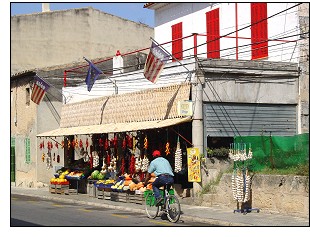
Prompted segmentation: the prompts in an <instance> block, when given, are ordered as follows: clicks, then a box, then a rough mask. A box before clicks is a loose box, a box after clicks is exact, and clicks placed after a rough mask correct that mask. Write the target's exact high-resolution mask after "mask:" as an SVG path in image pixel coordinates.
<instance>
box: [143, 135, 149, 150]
mask: <svg viewBox="0 0 310 237" xmlns="http://www.w3.org/2000/svg"><path fill="white" fill-rule="evenodd" d="M147 147H148V141H147V137H145V138H144V147H143V148H144V149H147Z"/></svg>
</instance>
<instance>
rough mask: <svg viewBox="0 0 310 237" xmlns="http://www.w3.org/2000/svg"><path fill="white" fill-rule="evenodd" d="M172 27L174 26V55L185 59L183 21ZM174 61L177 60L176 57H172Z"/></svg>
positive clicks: (179, 58)
mask: <svg viewBox="0 0 310 237" xmlns="http://www.w3.org/2000/svg"><path fill="white" fill-rule="evenodd" d="M171 28H172V55H173V56H174V57H175V58H176V59H178V60H182V59H183V40H182V37H183V34H182V22H180V23H178V24H175V25H173V26H171ZM177 39H179V40H177ZM174 40H175V41H174ZM172 61H175V59H172Z"/></svg>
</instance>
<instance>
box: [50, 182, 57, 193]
mask: <svg viewBox="0 0 310 237" xmlns="http://www.w3.org/2000/svg"><path fill="white" fill-rule="evenodd" d="M49 192H50V193H56V184H50V185H49Z"/></svg>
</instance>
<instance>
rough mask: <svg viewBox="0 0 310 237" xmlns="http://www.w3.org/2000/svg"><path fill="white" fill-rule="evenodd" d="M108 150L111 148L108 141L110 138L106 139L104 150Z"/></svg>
mask: <svg viewBox="0 0 310 237" xmlns="http://www.w3.org/2000/svg"><path fill="white" fill-rule="evenodd" d="M108 148H109V140H108V138H106V139H105V142H104V149H105V150H108Z"/></svg>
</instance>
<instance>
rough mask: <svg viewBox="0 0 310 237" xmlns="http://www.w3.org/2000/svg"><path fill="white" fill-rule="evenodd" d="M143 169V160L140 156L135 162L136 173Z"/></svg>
mask: <svg viewBox="0 0 310 237" xmlns="http://www.w3.org/2000/svg"><path fill="white" fill-rule="evenodd" d="M141 167H142V159H141V157H140V156H139V157H136V161H135V169H136V172H139V171H140V170H141Z"/></svg>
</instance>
